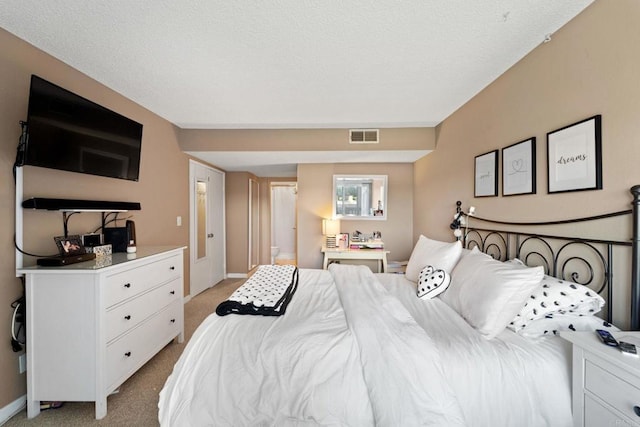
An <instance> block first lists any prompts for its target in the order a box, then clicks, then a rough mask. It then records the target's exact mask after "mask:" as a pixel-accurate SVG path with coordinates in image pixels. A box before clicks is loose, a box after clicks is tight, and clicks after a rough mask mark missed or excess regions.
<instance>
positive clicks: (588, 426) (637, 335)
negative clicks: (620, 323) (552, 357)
mask: <svg viewBox="0 0 640 427" xmlns="http://www.w3.org/2000/svg"><path fill="white" fill-rule="evenodd" d="M612 334H613V336H614V337H615V338H616V339H617V340H619V341H620V338H621V337H622V341H624V340H625V339H624V337H632V339H629V340H628V341H630V342H633V343H634V344H636V342H640V332H615V333H612ZM560 336H561V337H562V338H564V339H566V340H568V341H570V342H571V343H572V344H573V386H572V390H573V397H572V398H573V408H572V409H573V424H574V426H576V427H582V426H585V427H602V426H640V359H637V358H633V357H630V356H626V355H623V354H621V352H620V350H618V349H617V348H615V347H610V346H607V345H605V344H603V343H602V341H600V339H599V338H598V337H597V335H596V333H595V332H561V333H560ZM636 346H637V347H638V351H640V345H637V344H636Z"/></svg>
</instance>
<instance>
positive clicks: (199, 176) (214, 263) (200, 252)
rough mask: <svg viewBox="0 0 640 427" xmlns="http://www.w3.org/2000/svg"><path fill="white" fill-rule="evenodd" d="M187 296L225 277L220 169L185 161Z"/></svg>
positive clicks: (222, 175) (194, 294)
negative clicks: (188, 242) (187, 213)
mask: <svg viewBox="0 0 640 427" xmlns="http://www.w3.org/2000/svg"><path fill="white" fill-rule="evenodd" d="M189 188H190V190H189V201H190V221H189V235H190V251H189V253H190V267H191V268H190V277H191V280H190V282H189V296H190V297H194V296H196V295H197V294H199V293H200V292H202V291H204V290H206V289H208V288H210V287H212V286H214V285H215V284H217V283H218V282H220V281H221V280H223V279H224V276H225V265H226V260H225V246H226V244H225V226H224V222H225V217H224V172H221V171H219V170H216V169H214V168H211V167H209V166H205V165H203V164H201V163H198V162H195V161H193V160H189Z"/></svg>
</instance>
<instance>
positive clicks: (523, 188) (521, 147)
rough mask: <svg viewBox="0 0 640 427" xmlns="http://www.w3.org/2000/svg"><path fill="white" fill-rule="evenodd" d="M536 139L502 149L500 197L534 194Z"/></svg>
mask: <svg viewBox="0 0 640 427" xmlns="http://www.w3.org/2000/svg"><path fill="white" fill-rule="evenodd" d="M535 192H536V138H535V137H532V138H529V139H525V140H524V141H520V142H517V143H515V144H513V145H510V146H508V147H505V148H503V149H502V195H503V196H515V195H517V194H535Z"/></svg>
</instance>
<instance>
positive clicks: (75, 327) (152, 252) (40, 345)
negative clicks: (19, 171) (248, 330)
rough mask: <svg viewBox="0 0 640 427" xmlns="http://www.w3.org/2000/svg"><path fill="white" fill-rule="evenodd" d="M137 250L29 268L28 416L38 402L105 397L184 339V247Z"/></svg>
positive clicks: (99, 403) (102, 405)
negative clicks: (157, 354)
mask: <svg viewBox="0 0 640 427" xmlns="http://www.w3.org/2000/svg"><path fill="white" fill-rule="evenodd" d="M184 249H185V248H183V247H180V248H177V247H138V250H137V253H135V254H126V253H115V254H113V255H112V256H111V257H108V258H107V259H106V260H105V259H101V258H96V259H95V260H92V261H87V262H83V263H78V264H72V265H68V266H63V267H38V266H34V267H27V268H23V269H20V270H18V273H22V274H24V275H25V279H26V307H27V322H26V326H27V415H28V417H29V418H33V417H35V416H37V415H38V414H39V413H40V401H63V402H64V401H94V402H95V409H96V419H100V418H103V417H104V416H105V415H106V413H107V396H108V395H109V394H110V393H112V392H113V391H114V390H115V389H117V388H118V387H119V386H120V384H122V383H123V382H124V381H125V380H126V379H127V378H129V377H130V376H131V375H132V374H133V373H134V372H136V371H137V370H138V369H139V368H140V367H141V366H142V365H144V364H145V363H146V362H147V361H148V360H149V359H151V358H152V357H153V356H154V355H155V354H156V353H157V352H158V351H160V350H161V349H162V348H163V347H164V346H165V345H167V343H169V342H170V341H171V340H173V339H174V338H176V337H177V338H178V342H182V341H183V339H184V303H183V281H184V280H183V277H184V273H183V250H184Z"/></svg>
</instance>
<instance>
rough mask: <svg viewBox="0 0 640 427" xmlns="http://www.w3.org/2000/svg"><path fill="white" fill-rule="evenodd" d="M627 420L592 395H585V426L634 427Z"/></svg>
mask: <svg viewBox="0 0 640 427" xmlns="http://www.w3.org/2000/svg"><path fill="white" fill-rule="evenodd" d="M634 425H636V424H631V423H629V422H627V421H626V420H623V419H621V417H619V416H618V415H616V414H614V413H613V412H611V411H610V410H609V409H607V408H605V407H604V406H602V405H601V404H600V403H598V402H596V401H595V400H594V399H593V398H591V396H589V395H585V396H584V427H603V426H620V427H626V426H629V427H633V426H634Z"/></svg>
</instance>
